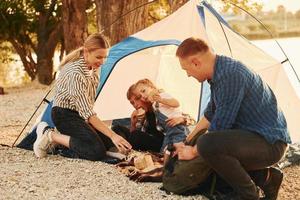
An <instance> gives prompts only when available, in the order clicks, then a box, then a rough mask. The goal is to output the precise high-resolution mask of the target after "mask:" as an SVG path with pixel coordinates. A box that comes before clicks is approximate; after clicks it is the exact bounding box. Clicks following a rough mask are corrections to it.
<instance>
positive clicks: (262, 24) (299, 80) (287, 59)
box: [223, 0, 300, 83]
mask: <svg viewBox="0 0 300 200" xmlns="http://www.w3.org/2000/svg"><path fill="white" fill-rule="evenodd" d="M223 1H224V2H228V3H230V4H231V5H233V6H235V7H237V8H239V9H241V10H242V11H244V12H245V13H247V14H248V15H250V16H251V17H252V18H253V19H255V21H257V22H258V23H259V24H260V25H261V26H262V27H263V28H264V29H265V30H266V31H267V32H268V33H269V34H270V36H271V38H272V39H273V40H275V42H276V44H277V45H278V46H279V48H280V50H281V51H282V53H283V54H284V56H285V57H286V59H285V60H284V61H283V62H281V64H282V63H284V62H286V61H288V62H289V63H290V66H291V68H292V70H293V72H294V74H295V76H296V78H297V80H298V82H299V83H300V78H299V76H298V74H297V72H296V70H295V68H294V66H293V65H292V63H291V61H290V59H289V57H288V56H287V54H286V53H285V51H284V50H283V48H282V47H281V45H280V44H279V42H278V41H277V40H276V39H275V37H274V36H273V34H272V33H271V31H269V29H268V28H267V27H266V26H265V25H264V23H262V22H261V21H260V20H259V19H257V18H256V17H255V16H254V15H252V14H251V13H250V12H248V11H247V10H245V9H243V8H242V7H240V6H238V5H236V4H234V3H232V2H231V1H226V0H223Z"/></svg>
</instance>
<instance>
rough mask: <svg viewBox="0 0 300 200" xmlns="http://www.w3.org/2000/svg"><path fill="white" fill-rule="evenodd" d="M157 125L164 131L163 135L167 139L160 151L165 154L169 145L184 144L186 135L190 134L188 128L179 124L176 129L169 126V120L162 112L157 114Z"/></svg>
mask: <svg viewBox="0 0 300 200" xmlns="http://www.w3.org/2000/svg"><path fill="white" fill-rule="evenodd" d="M155 115H156V119H157V125H158V126H160V127H161V128H162V129H163V133H164V134H165V138H164V141H163V144H162V146H161V149H160V151H161V152H163V150H164V148H165V147H166V146H167V145H168V144H174V143H178V142H183V141H184V140H185V138H186V135H187V134H188V133H189V130H188V128H187V126H185V125H182V124H178V125H176V126H174V127H170V126H167V124H166V119H168V118H167V117H166V116H165V115H163V114H162V113H161V112H158V111H156V112H155Z"/></svg>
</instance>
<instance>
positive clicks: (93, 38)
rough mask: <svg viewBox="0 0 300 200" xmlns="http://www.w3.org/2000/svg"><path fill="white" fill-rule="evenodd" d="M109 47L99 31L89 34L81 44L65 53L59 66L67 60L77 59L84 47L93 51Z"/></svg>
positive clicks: (67, 61)
mask: <svg viewBox="0 0 300 200" xmlns="http://www.w3.org/2000/svg"><path fill="white" fill-rule="evenodd" d="M109 47H110V45H109V42H108V40H107V38H106V37H105V36H104V35H102V34H100V33H94V34H91V35H90V36H88V37H87V38H86V40H85V42H84V43H83V46H81V47H79V48H77V49H75V50H73V51H72V52H70V53H69V54H68V55H66V57H65V58H64V59H63V60H62V61H61V63H60V64H59V68H62V67H63V66H64V65H65V64H67V63H69V62H73V61H75V60H77V59H78V58H79V57H80V56H82V53H83V49H84V48H86V49H87V50H88V51H94V50H96V49H107V48H109Z"/></svg>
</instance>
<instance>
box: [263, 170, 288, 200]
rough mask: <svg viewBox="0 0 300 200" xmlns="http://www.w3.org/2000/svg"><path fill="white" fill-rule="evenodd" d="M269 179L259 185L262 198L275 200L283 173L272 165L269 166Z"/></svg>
mask: <svg viewBox="0 0 300 200" xmlns="http://www.w3.org/2000/svg"><path fill="white" fill-rule="evenodd" d="M269 172H270V176H269V180H268V181H267V182H266V183H265V184H264V185H263V186H262V187H261V189H262V190H263V191H264V194H265V197H263V198H261V199H262V200H276V199H277V195H278V192H279V189H280V185H281V183H282V179H283V173H282V172H281V171H280V170H279V169H277V168H274V167H270V168H269Z"/></svg>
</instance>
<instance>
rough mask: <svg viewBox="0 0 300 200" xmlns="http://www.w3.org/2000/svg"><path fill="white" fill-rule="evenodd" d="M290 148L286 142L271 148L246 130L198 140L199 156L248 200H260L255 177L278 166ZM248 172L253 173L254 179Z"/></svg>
mask: <svg viewBox="0 0 300 200" xmlns="http://www.w3.org/2000/svg"><path fill="white" fill-rule="evenodd" d="M286 148H287V144H286V143H284V142H282V141H277V142H276V143H274V144H269V143H268V142H267V141H266V140H265V139H264V138H263V137H262V136H260V135H259V134H257V133H254V132H249V131H245V130H224V131H213V132H209V133H206V134H204V135H202V136H200V137H199V138H198V140H197V149H198V153H199V154H200V155H201V156H202V157H203V158H204V160H205V161H206V162H207V163H208V164H209V165H210V166H211V167H212V168H213V169H214V170H215V171H216V172H217V173H218V174H219V175H220V176H221V177H222V178H223V179H224V180H225V181H226V182H227V183H228V184H230V185H231V187H232V188H233V189H234V190H235V191H236V192H237V194H238V195H239V197H240V199H245V200H246V199H247V200H257V199H258V193H257V189H256V186H255V184H254V182H253V180H252V179H251V177H255V174H253V173H260V170H264V169H265V168H266V167H269V166H272V165H274V164H275V163H277V162H278V161H279V160H280V159H281V158H282V157H283V156H284V153H285V150H286ZM247 171H252V174H251V177H250V175H249V174H248V173H247ZM254 181H255V180H254Z"/></svg>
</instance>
